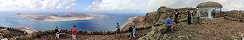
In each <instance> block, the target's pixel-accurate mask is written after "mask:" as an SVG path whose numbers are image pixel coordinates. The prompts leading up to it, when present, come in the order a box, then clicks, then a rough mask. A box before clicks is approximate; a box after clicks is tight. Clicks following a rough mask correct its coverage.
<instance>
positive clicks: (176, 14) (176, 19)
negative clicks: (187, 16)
mask: <svg viewBox="0 0 244 40" xmlns="http://www.w3.org/2000/svg"><path fill="white" fill-rule="evenodd" d="M175 11H176V13H175V18H174V22H175V23H176V24H177V23H179V20H178V19H179V17H178V16H179V12H178V9H175Z"/></svg>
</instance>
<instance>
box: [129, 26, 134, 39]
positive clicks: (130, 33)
mask: <svg viewBox="0 0 244 40" xmlns="http://www.w3.org/2000/svg"><path fill="white" fill-rule="evenodd" d="M132 30H133V28H132V26H130V27H129V35H130V37H131V38H132V37H133V32H132Z"/></svg>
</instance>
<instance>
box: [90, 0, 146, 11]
mask: <svg viewBox="0 0 244 40" xmlns="http://www.w3.org/2000/svg"><path fill="white" fill-rule="evenodd" d="M144 8H146V0H96V1H94V2H92V4H91V5H90V6H89V8H88V10H92V11H101V10H102V11H111V10H113V11H144Z"/></svg>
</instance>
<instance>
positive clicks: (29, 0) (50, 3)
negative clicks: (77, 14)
mask: <svg viewBox="0 0 244 40" xmlns="http://www.w3.org/2000/svg"><path fill="white" fill-rule="evenodd" d="M75 1H76V0H0V8H2V9H6V8H20V9H33V8H34V9H35V8H36V9H58V8H65V9H66V8H68V9H69V8H72V7H74V6H75V5H76V4H75Z"/></svg>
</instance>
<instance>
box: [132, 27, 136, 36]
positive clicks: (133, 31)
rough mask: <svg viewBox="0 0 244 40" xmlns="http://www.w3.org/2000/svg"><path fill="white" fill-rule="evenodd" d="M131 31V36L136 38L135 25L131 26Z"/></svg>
mask: <svg viewBox="0 0 244 40" xmlns="http://www.w3.org/2000/svg"><path fill="white" fill-rule="evenodd" d="M132 33H133V37H134V38H136V35H135V34H136V27H135V26H133V30H132Z"/></svg>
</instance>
